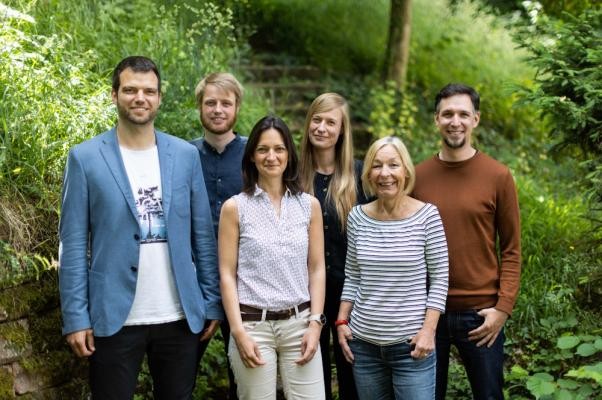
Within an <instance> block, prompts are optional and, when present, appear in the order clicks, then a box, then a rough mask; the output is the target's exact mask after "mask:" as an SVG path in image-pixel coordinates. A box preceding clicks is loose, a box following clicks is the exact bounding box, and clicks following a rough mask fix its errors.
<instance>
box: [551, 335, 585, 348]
mask: <svg viewBox="0 0 602 400" xmlns="http://www.w3.org/2000/svg"><path fill="white" fill-rule="evenodd" d="M580 342H581V340H580V339H579V337H578V336H562V337H559V338H558V342H557V343H556V347H558V348H559V349H572V348H573V347H575V346H577V345H578V344H579V343H580Z"/></svg>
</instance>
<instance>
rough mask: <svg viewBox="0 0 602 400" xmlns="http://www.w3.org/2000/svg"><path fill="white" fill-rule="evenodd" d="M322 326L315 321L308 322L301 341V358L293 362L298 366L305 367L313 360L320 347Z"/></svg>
mask: <svg viewBox="0 0 602 400" xmlns="http://www.w3.org/2000/svg"><path fill="white" fill-rule="evenodd" d="M321 332H322V326H321V325H320V324H319V323H318V322H317V321H310V322H309V327H308V328H307V330H306V331H305V334H304V335H303V339H302V340H301V358H300V359H298V360H295V363H297V364H298V365H305V364H307V363H308V362H310V361H311V359H312V358H314V355H315V354H316V351H318V347H319V345H320V333H321Z"/></svg>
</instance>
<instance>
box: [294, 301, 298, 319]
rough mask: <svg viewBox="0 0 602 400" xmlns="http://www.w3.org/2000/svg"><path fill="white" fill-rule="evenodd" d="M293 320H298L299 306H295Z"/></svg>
mask: <svg viewBox="0 0 602 400" xmlns="http://www.w3.org/2000/svg"><path fill="white" fill-rule="evenodd" d="M295 318H297V319H299V306H298V305H296V304H295Z"/></svg>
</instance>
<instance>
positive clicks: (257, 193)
mask: <svg viewBox="0 0 602 400" xmlns="http://www.w3.org/2000/svg"><path fill="white" fill-rule="evenodd" d="M264 193H266V195H267V192H266V191H265V190H263V189H262V188H260V187H259V186H258V185H257V184H255V191H254V192H253V196H263V194H264ZM284 196H285V197H287V196H292V192H291V190H290V189H289V188H288V187H287V188H286V190H285V191H284Z"/></svg>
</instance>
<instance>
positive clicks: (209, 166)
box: [190, 132, 247, 237]
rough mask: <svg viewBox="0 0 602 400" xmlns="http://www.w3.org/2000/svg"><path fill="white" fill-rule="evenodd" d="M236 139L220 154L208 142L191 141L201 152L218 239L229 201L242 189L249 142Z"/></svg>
mask: <svg viewBox="0 0 602 400" xmlns="http://www.w3.org/2000/svg"><path fill="white" fill-rule="evenodd" d="M235 135H236V137H235V138H234V140H232V141H231V142H230V143H228V144H227V145H226V148H225V149H224V151H223V152H222V153H218V152H217V150H215V149H214V148H213V147H212V146H211V145H210V144H209V143H207V142H206V141H205V139H204V138H200V139H195V140H193V141H191V142H190V143H192V144H193V145H195V146H196V147H197V149H199V154H200V155H201V164H202V168H203V177H204V178H205V186H206V187H207V195H208V196H209V204H210V206H211V217H212V218H213V229H214V231H215V237H217V230H218V226H219V215H220V212H221V210H222V205H223V204H224V202H225V201H226V200H228V199H229V198H230V197H232V196H234V195H235V194H238V193H240V191H241V189H242V155H243V153H244V151H245V145H246V144H247V138H246V137H245V136H240V135H239V134H238V133H236V132H235Z"/></svg>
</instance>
